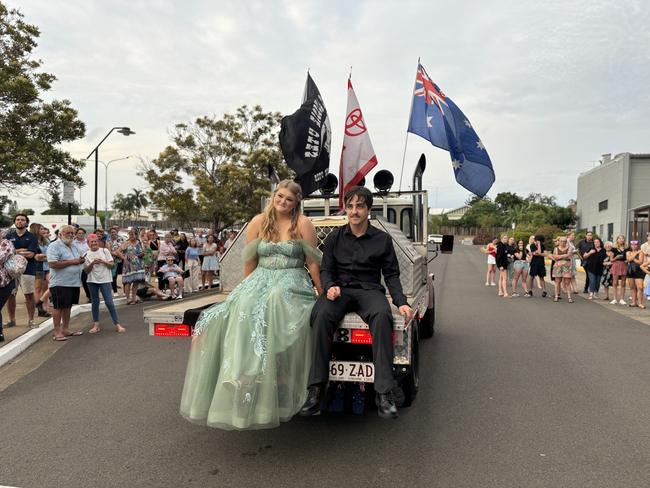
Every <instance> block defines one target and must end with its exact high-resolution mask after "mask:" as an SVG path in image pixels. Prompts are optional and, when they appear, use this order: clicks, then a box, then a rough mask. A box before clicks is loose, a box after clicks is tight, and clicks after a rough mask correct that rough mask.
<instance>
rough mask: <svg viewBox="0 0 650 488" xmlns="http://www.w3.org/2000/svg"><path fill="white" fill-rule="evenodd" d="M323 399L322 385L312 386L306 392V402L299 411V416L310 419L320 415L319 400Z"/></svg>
mask: <svg viewBox="0 0 650 488" xmlns="http://www.w3.org/2000/svg"><path fill="white" fill-rule="evenodd" d="M322 398H323V385H312V386H310V387H309V391H308V392H307V401H306V402H305V404H304V405H303V406H302V408H301V409H300V415H301V416H303V417H311V416H312V415H320V407H321V400H322Z"/></svg>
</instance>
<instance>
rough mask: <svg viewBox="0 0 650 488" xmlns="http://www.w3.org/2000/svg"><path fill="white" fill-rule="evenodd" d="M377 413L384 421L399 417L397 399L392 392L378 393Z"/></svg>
mask: <svg viewBox="0 0 650 488" xmlns="http://www.w3.org/2000/svg"><path fill="white" fill-rule="evenodd" d="M376 403H377V413H378V414H379V416H380V417H381V418H382V419H396V418H397V417H399V414H398V413H397V406H395V399H394V398H393V395H392V393H391V392H388V393H377V400H376Z"/></svg>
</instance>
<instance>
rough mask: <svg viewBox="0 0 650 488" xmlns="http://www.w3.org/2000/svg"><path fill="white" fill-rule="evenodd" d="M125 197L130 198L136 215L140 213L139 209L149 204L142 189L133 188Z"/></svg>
mask: <svg viewBox="0 0 650 488" xmlns="http://www.w3.org/2000/svg"><path fill="white" fill-rule="evenodd" d="M126 198H128V199H129V200H130V203H131V208H132V209H133V213H134V214H135V215H138V216H139V215H140V210H142V209H143V208H147V205H149V201H148V200H147V197H146V196H145V194H144V192H143V191H142V190H138V189H137V188H133V190H132V191H131V193H129V194H128V195H127V196H126Z"/></svg>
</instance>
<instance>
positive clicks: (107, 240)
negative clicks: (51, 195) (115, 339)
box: [0, 214, 237, 342]
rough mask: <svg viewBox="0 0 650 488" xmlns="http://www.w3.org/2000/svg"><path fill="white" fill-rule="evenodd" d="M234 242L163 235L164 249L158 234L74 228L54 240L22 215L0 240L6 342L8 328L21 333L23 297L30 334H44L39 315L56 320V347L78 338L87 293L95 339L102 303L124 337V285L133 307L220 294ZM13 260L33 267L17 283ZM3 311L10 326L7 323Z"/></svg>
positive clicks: (0, 296) (210, 236)
mask: <svg viewBox="0 0 650 488" xmlns="http://www.w3.org/2000/svg"><path fill="white" fill-rule="evenodd" d="M236 236H237V233H236V232H232V231H231V232H229V233H228V234H227V239H226V240H225V242H222V240H220V239H219V238H218V236H217V235H215V234H214V233H211V232H205V231H203V230H202V229H199V230H197V231H196V234H194V235H191V236H190V237H189V238H188V235H187V234H186V233H179V232H178V230H177V229H173V230H171V231H170V232H165V233H164V234H163V240H162V241H161V240H160V238H159V236H158V233H157V232H156V230H155V229H145V228H143V229H137V228H130V229H128V230H127V231H126V233H125V232H123V231H122V230H121V229H120V228H119V227H117V226H113V227H111V228H110V229H109V232H108V233H105V232H104V230H103V229H102V228H97V229H95V230H94V231H93V232H92V233H91V234H88V233H87V231H86V229H84V228H82V227H79V226H76V225H66V226H63V227H61V228H60V229H58V230H57V231H56V232H55V233H54V235H51V233H50V230H49V229H48V228H47V227H46V226H43V225H41V224H38V223H32V224H31V225H30V223H29V217H28V216H27V215H23V214H18V215H16V216H15V218H14V227H13V228H12V229H9V230H8V231H6V232H5V233H2V232H0V342H2V341H4V335H3V332H2V331H3V325H4V327H5V328H7V327H15V326H16V325H17V321H16V294H17V293H18V292H21V293H22V294H23V295H24V299H25V307H26V310H27V316H28V321H27V324H26V325H27V327H30V328H36V327H38V325H37V324H36V322H35V318H34V317H35V314H36V313H38V316H39V317H50V316H51V317H52V318H53V322H54V333H53V339H54V340H57V341H64V340H67V339H68V338H69V337H73V336H75V335H80V332H72V331H70V329H69V324H70V311H71V309H72V306H73V305H75V304H77V303H79V298H80V292H81V290H83V292H84V295H85V297H86V300H87V301H88V302H89V303H91V304H92V306H91V310H92V320H93V326H92V328H91V329H90V331H89V332H90V333H93V334H94V333H97V332H99V331H101V327H100V321H99V307H100V296H101V297H102V298H103V301H104V304H105V306H106V308H107V309H108V311H109V314H110V317H111V320H112V322H113V326H114V327H115V330H116V331H117V332H124V331H125V330H126V329H125V328H124V326H123V325H122V324H121V323H120V321H119V317H118V313H117V310H116V308H115V304H114V301H113V299H114V298H115V297H119V296H121V294H120V284H121V286H122V291H123V296H124V297H126V303H127V304H129V305H131V304H135V303H138V302H140V301H142V300H147V299H152V298H158V299H161V300H172V299H180V298H183V296H184V294H190V293H195V292H198V291H200V290H204V289H208V288H212V287H214V286H216V284H215V278H217V277H218V273H219V260H220V259H221V255H222V253H223V252H225V251H226V250H227V249H228V248H229V247H230V245H232V243H233V242H234V240H235V238H236ZM224 237H225V236H224ZM15 255H19V256H22V257H23V258H25V260H26V262H27V265H26V267H25V270H24V272H23V273H22V274H21V275H20V276H18V277H17V278H11V277H10V276H9V274H8V273H7V271H6V270H5V267H4V266H5V262H8V261H9V260H10V259H11V258H12V257H13V256H15ZM5 304H6V305H7V315H8V319H9V320H8V321H7V322H6V323H3V321H2V310H3V308H4V306H5Z"/></svg>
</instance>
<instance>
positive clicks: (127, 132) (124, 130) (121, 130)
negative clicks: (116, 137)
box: [86, 127, 135, 230]
mask: <svg viewBox="0 0 650 488" xmlns="http://www.w3.org/2000/svg"><path fill="white" fill-rule="evenodd" d="M114 130H117V132H119V133H120V134H122V135H124V136H130V135H131V134H135V132H133V131H132V130H131V129H130V128H128V127H113V128H112V129H111V130H109V131H108V134H106V135H105V136H104V138H103V139H102V140H101V141H99V144H97V146H95V149H93V150H92V151H90V153H89V154H88V156H86V159H89V158H90V156H92V154H93V153H95V204H94V206H93V230H94V229H96V228H97V179H98V172H99V146H101V145H102V143H103V142H104V141H105V140H106V139H108V136H110V135H111V134H112V132H113V131H114Z"/></svg>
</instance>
